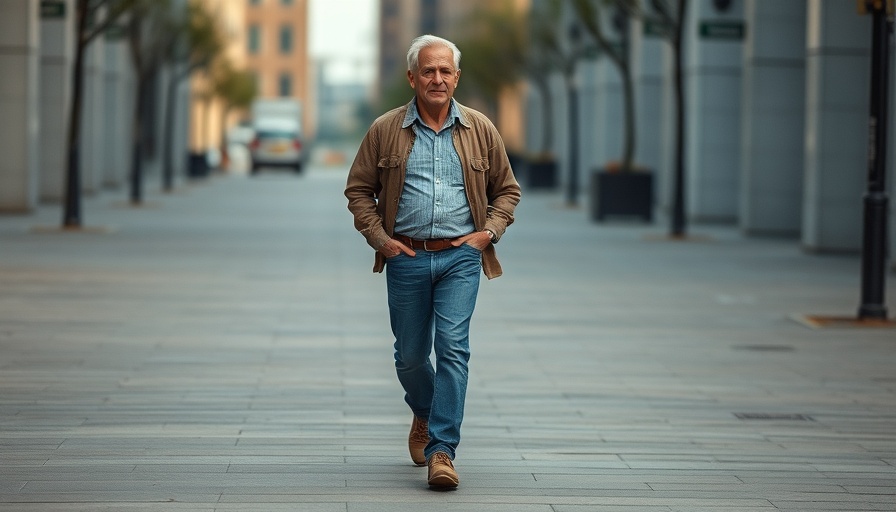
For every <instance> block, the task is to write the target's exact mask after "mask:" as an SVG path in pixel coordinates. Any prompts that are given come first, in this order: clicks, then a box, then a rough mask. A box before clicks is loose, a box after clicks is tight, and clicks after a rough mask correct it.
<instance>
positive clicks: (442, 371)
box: [386, 244, 482, 459]
mask: <svg viewBox="0 0 896 512" xmlns="http://www.w3.org/2000/svg"><path fill="white" fill-rule="evenodd" d="M416 252H417V255H416V256H415V257H410V256H407V255H405V254H399V255H398V256H395V257H392V258H389V259H388V260H386V286H387V289H388V295H389V319H390V321H391V324H392V333H393V334H394V335H395V369H396V371H397V373H398V380H399V382H401V385H402V387H403V388H404V391H405V401H406V402H407V403H408V405H409V406H410V407H411V411H413V413H414V415H416V416H417V417H418V418H422V419H428V420H429V438H430V441H429V444H428V445H427V446H426V449H425V450H424V453H425V454H426V457H427V458H429V457H430V456H431V455H432V454H433V453H435V452H438V451H441V452H445V453H447V454H448V455H449V456H450V457H451V458H452V459H453V458H454V454H455V450H456V449H457V445H458V443H460V424H461V422H462V421H463V417H464V400H465V398H466V394H467V363H468V361H469V360H470V318H471V317H472V316H473V308H474V307H475V306H476V296H477V295H478V293H479V276H480V274H481V272H482V263H481V258H482V253H481V252H480V251H479V250H478V249H476V248H475V247H471V246H469V245H466V244H464V245H461V246H460V247H456V248H451V249H445V250H443V251H438V252H427V251H422V250H420V251H416ZM433 348H435V353H436V366H435V369H433V366H432V364H431V362H430V357H429V356H430V353H431V352H432V350H433Z"/></svg>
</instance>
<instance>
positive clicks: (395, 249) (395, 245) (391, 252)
mask: <svg viewBox="0 0 896 512" xmlns="http://www.w3.org/2000/svg"><path fill="white" fill-rule="evenodd" d="M379 253H380V254H382V255H383V256H385V257H386V258H394V257H395V256H398V255H399V254H401V253H405V254H407V255H408V256H410V257H412V258H413V257H414V256H416V255H417V253H416V252H414V250H413V249H411V248H410V247H408V246H406V245H404V244H403V243H401V242H399V241H398V240H396V239H394V238H390V239H389V241H387V242H386V243H384V244H383V246H382V247H380V248H379Z"/></svg>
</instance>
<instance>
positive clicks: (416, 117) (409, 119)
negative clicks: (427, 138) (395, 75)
mask: <svg viewBox="0 0 896 512" xmlns="http://www.w3.org/2000/svg"><path fill="white" fill-rule="evenodd" d="M415 121H420V124H422V125H424V126H425V123H424V122H423V119H421V118H420V112H419V111H418V110H417V98H414V99H412V100H411V102H410V103H408V111H407V112H405V114H404V122H402V123H401V127H402V128H407V127H408V126H411V125H412V124H414V122H415ZM455 122H458V123H460V124H462V125H464V126H466V127H469V123H468V122H467V120H466V119H464V117H463V115H461V112H460V108H458V106H457V102H456V101H454V98H451V108H450V109H449V110H448V119H446V120H445V126H451V125H452V124H454V123H455Z"/></svg>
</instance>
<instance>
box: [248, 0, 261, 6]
mask: <svg viewBox="0 0 896 512" xmlns="http://www.w3.org/2000/svg"><path fill="white" fill-rule="evenodd" d="M249 5H261V0H249Z"/></svg>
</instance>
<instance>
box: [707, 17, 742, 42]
mask: <svg viewBox="0 0 896 512" xmlns="http://www.w3.org/2000/svg"><path fill="white" fill-rule="evenodd" d="M746 31H747V29H746V25H745V24H744V22H743V21H718V20H703V21H701V22H700V37H701V38H702V39H726V40H728V41H740V40H742V39H743V38H744V34H745V33H746Z"/></svg>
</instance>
